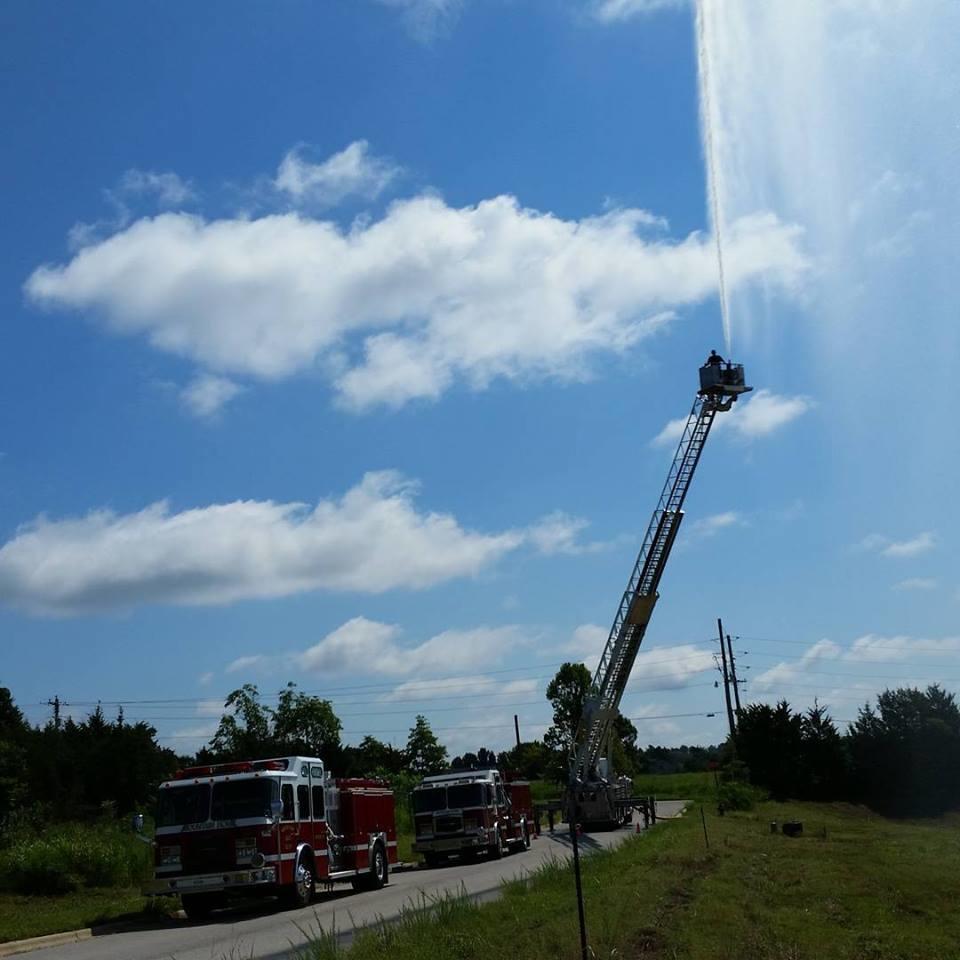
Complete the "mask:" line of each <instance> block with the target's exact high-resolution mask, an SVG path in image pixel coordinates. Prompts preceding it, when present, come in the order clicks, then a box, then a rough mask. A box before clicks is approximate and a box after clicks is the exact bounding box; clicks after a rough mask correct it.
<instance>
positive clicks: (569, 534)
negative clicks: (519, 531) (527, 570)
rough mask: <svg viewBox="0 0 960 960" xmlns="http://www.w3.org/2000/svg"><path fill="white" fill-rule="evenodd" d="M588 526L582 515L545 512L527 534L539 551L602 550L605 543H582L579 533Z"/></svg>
mask: <svg viewBox="0 0 960 960" xmlns="http://www.w3.org/2000/svg"><path fill="white" fill-rule="evenodd" d="M588 526H590V522H589V521H588V520H585V519H584V518H583V517H572V516H570V514H568V513H564V512H563V511H562V510H556V511H554V512H553V513H550V514H547V516H545V517H544V518H543V519H542V520H540V521H539V522H538V523H536V524H534V525H533V526H531V527H529V528H528V530H527V536H528V537H529V539H530V541H531V543H532V544H533V546H534V547H536V549H537V550H539V551H540V553H543V554H546V555H548V556H549V555H551V554H557V553H561V554H568V555H575V554H580V553H596V552H597V551H598V550H603V549H604V548H605V547H606V546H607V544H605V543H598V542H593V543H583V542H582V541H580V539H579V536H580V534H581V533H582V532H583V531H584V530H585V529H586V528H587V527H588Z"/></svg>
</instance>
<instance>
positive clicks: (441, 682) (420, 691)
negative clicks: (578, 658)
mask: <svg viewBox="0 0 960 960" xmlns="http://www.w3.org/2000/svg"><path fill="white" fill-rule="evenodd" d="M540 686H541V681H539V680H536V679H526V678H525V679H522V680H498V679H495V678H493V677H480V676H477V675H476V674H474V675H472V676H471V675H467V676H462V677H442V678H441V679H438V680H407V681H406V682H404V683H401V684H399V685H398V686H396V687H395V688H394V689H393V690H392V691H391V692H390V693H388V694H386V695H384V696H383V697H381V698H380V699H381V700H382V701H383V702H384V703H393V702H397V701H415V700H417V699H418V698H420V697H423V698H427V699H431V700H433V699H440V698H449V699H455V698H456V697H458V696H463V695H466V696H470V697H474V696H486V695H488V694H489V695H490V696H491V697H496V696H522V695H533V694H534V693H536V691H537V689H538V688H539V687H540Z"/></svg>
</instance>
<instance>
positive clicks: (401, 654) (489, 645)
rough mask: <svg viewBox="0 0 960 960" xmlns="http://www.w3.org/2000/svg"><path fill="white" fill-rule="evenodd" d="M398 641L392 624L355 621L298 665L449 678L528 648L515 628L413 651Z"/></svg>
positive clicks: (438, 639) (433, 641)
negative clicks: (524, 645) (437, 675)
mask: <svg viewBox="0 0 960 960" xmlns="http://www.w3.org/2000/svg"><path fill="white" fill-rule="evenodd" d="M401 635H402V631H401V629H400V627H398V626H396V625H394V624H389V623H379V622H377V621H375V620H368V619H367V618H366V617H354V618H353V619H352V620H348V621H347V622H346V623H344V624H342V625H341V626H339V627H337V629H336V630H334V631H333V632H332V633H329V634H327V636H325V637H324V638H323V639H322V640H321V641H320V642H319V643H317V644H315V645H314V646H312V647H310V648H309V649H308V650H305V651H304V652H303V653H302V654H300V655H299V657H298V662H299V664H300V666H301V667H302V668H303V669H304V670H307V671H312V672H317V673H331V672H340V673H347V672H349V671H351V670H355V671H361V672H365V673H382V674H387V675H392V676H402V675H406V674H418V675H420V674H430V673H448V672H450V671H451V670H468V669H470V668H472V667H474V668H476V667H481V666H483V665H484V664H489V663H496V662H498V661H499V660H500V658H501V657H502V656H503V655H504V654H505V653H506V652H507V651H508V650H514V649H516V648H517V647H518V646H521V645H523V644H525V643H526V642H527V640H526V638H525V637H524V636H523V634H522V633H521V631H520V629H519V628H518V627H515V626H506V627H477V628H475V629H473V630H444V631H443V632H442V633H438V634H436V635H435V636H433V637H430V638H429V639H427V640H424V641H423V642H422V643H419V644H414V645H412V646H410V645H404V644H402V643H400V637H401ZM398 689H400V688H398Z"/></svg>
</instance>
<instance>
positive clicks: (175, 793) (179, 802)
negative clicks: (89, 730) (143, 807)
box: [157, 783, 210, 827]
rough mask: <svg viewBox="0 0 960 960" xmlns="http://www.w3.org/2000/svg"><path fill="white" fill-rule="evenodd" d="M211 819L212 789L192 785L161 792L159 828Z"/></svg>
mask: <svg viewBox="0 0 960 960" xmlns="http://www.w3.org/2000/svg"><path fill="white" fill-rule="evenodd" d="M209 817H210V787H209V786H208V785H207V784H205V783H201V784H191V785H190V786H189V787H171V788H170V789H169V790H162V791H161V792H160V801H159V803H158V804H157V826H158V827H179V826H182V825H183V824H186V823H204V822H205V821H206V820H208V819H209Z"/></svg>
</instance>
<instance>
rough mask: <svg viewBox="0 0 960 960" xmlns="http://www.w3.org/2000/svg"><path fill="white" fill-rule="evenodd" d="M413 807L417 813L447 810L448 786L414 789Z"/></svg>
mask: <svg viewBox="0 0 960 960" xmlns="http://www.w3.org/2000/svg"><path fill="white" fill-rule="evenodd" d="M413 809H414V812H415V813H433V811H434V810H446V809H447V790H446V788H445V787H431V788H430V789H429V790H414V791H413Z"/></svg>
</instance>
